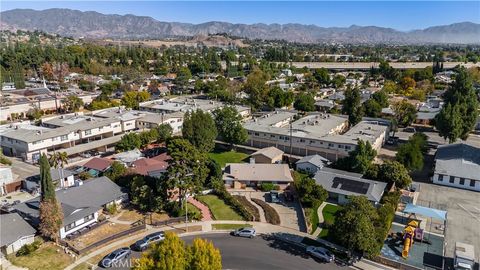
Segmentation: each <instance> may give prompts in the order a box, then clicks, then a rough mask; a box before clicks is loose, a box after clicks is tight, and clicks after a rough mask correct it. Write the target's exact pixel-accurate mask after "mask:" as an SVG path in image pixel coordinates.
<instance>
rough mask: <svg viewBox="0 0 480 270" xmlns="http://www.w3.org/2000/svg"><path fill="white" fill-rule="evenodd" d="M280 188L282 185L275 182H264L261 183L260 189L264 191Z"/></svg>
mask: <svg viewBox="0 0 480 270" xmlns="http://www.w3.org/2000/svg"><path fill="white" fill-rule="evenodd" d="M279 189H280V186H279V185H275V184H273V183H262V184H261V185H260V190H262V191H270V190H279Z"/></svg>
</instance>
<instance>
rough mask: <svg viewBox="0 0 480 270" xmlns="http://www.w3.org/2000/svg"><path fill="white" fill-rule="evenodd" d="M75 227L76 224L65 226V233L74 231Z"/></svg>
mask: <svg viewBox="0 0 480 270" xmlns="http://www.w3.org/2000/svg"><path fill="white" fill-rule="evenodd" d="M74 227H75V222H73V223H70V224H68V225H66V226H65V231H69V230H71V229H73V228H74Z"/></svg>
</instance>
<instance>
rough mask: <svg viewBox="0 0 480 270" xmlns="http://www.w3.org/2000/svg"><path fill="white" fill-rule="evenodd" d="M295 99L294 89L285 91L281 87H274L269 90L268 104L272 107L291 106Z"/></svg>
mask: <svg viewBox="0 0 480 270" xmlns="http://www.w3.org/2000/svg"><path fill="white" fill-rule="evenodd" d="M294 99H295V96H294V94H293V92H292V91H284V90H282V89H281V88H280V87H273V88H272V89H270V90H269V91H268V97H267V105H268V107H270V109H273V108H282V107H287V106H290V105H291V104H292V103H293V101H294Z"/></svg>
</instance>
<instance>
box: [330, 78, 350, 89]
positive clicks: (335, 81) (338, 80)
mask: <svg viewBox="0 0 480 270" xmlns="http://www.w3.org/2000/svg"><path fill="white" fill-rule="evenodd" d="M346 81H347V78H345V77H344V76H342V75H335V77H333V79H332V83H333V85H334V86H335V88H337V89H338V88H342V87H343V86H345V82H346Z"/></svg>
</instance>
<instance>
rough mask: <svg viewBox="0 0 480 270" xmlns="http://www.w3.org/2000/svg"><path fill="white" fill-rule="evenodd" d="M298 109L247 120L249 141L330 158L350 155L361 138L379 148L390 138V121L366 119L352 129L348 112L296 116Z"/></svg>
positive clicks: (259, 146)
mask: <svg viewBox="0 0 480 270" xmlns="http://www.w3.org/2000/svg"><path fill="white" fill-rule="evenodd" d="M295 115H296V113H294V112H291V111H275V112H273V113H269V114H265V115H263V116H261V117H257V118H255V119H252V120H251V121H248V122H247V123H245V124H244V127H245V129H247V132H248V140H247V143H246V144H247V145H249V146H252V147H257V148H265V147H270V146H274V147H276V148H278V149H280V150H282V151H284V152H285V153H289V154H294V155H298V156H308V155H314V154H318V155H320V156H322V157H324V158H327V159H329V160H330V161H336V160H337V159H339V158H342V157H345V156H348V153H349V152H350V151H352V150H353V149H355V147H356V146H357V143H358V141H359V140H363V141H368V142H370V143H371V144H372V146H373V148H374V149H376V150H378V149H380V148H381V147H382V145H383V143H384V142H385V140H386V137H387V134H388V130H389V124H388V123H387V122H385V123H384V122H379V121H377V120H364V121H362V122H360V123H358V124H357V125H355V126H354V127H352V128H350V129H348V120H347V117H346V116H342V115H332V114H326V113H314V114H310V115H307V116H304V117H302V118H300V119H298V120H294V116H295Z"/></svg>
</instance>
